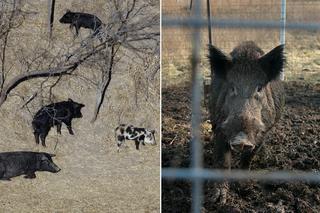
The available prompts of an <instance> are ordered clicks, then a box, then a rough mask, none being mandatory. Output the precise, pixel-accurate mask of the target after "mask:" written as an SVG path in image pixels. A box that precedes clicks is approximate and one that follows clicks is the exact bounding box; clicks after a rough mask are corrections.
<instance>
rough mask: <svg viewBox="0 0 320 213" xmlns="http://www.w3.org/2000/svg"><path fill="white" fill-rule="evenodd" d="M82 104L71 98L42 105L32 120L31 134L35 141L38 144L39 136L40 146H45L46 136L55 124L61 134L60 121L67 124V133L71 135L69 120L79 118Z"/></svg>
mask: <svg viewBox="0 0 320 213" xmlns="http://www.w3.org/2000/svg"><path fill="white" fill-rule="evenodd" d="M84 106H85V105H84V104H80V103H77V102H74V101H73V100H72V99H71V98H69V99H68V101H62V102H57V103H53V104H49V105H47V106H44V107H42V108H41V109H40V110H39V111H38V112H37V113H36V114H35V116H34V118H33V121H32V127H33V130H34V132H33V134H34V137H35V140H36V143H37V144H39V137H40V139H41V143H42V146H46V142H45V140H46V137H47V135H48V133H49V131H50V129H51V127H53V126H57V132H58V133H59V134H61V126H62V123H64V124H66V125H67V128H68V130H69V133H70V134H71V135H73V134H74V133H73V130H72V126H71V122H72V119H73V118H81V117H82V113H81V108H82V107H84Z"/></svg>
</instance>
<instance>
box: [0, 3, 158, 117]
mask: <svg viewBox="0 0 320 213" xmlns="http://www.w3.org/2000/svg"><path fill="white" fill-rule="evenodd" d="M0 4H1V3H0ZM4 5H5V7H1V11H0V18H1V19H0V20H3V19H2V17H4V16H7V13H8V12H9V14H11V15H9V17H8V20H9V22H7V21H4V23H2V21H1V22H0V40H1V43H0V45H1V46H0V48H1V49H2V50H4V51H2V53H1V58H2V59H1V62H2V63H1V79H0V80H1V81H0V86H1V87H0V108H1V106H2V105H3V103H4V102H5V101H6V100H7V98H8V95H9V94H10V93H11V92H12V90H14V89H15V88H16V87H17V86H18V85H19V84H21V83H23V82H25V81H28V80H30V79H35V78H39V80H40V81H42V82H43V81H46V80H48V79H50V78H54V77H58V79H57V81H55V82H54V83H53V84H52V85H51V86H50V91H52V88H53V87H54V86H55V85H57V82H58V81H60V80H66V78H61V76H68V75H71V74H72V75H74V74H76V73H77V71H78V70H79V69H78V68H79V67H80V66H87V65H90V67H91V68H92V69H91V70H92V71H93V72H94V71H96V70H97V69H96V68H99V69H98V70H100V71H101V75H100V77H99V79H95V81H96V85H98V86H97V92H96V94H97V97H96V106H95V110H94V115H93V119H92V121H95V120H96V119H97V116H98V114H99V111H100V108H101V106H102V104H103V102H104V97H105V94H106V91H107V89H108V86H109V84H110V82H111V80H112V74H113V73H114V72H121V70H120V69H121V65H120V64H121V63H123V62H126V63H127V62H128V61H131V60H133V59H136V58H138V60H137V62H136V63H142V64H143V63H146V60H145V57H146V55H147V54H152V53H154V52H156V51H158V50H159V35H160V32H159V31H160V30H159V29H160V28H159V23H160V22H159V18H160V17H159V13H158V12H156V13H152V12H150V10H151V9H152V8H154V7H155V6H156V5H155V3H154V2H153V1H149V2H144V1H142V0H140V1H138V0H126V1H122V0H113V1H112V2H110V3H109V4H108V8H106V15H107V16H108V19H107V20H108V23H105V24H104V26H103V27H102V29H101V30H100V31H99V33H98V35H96V36H92V35H91V36H89V37H87V38H85V39H84V40H83V41H82V42H81V43H80V45H79V46H77V45H78V44H77V43H75V44H74V45H73V46H71V47H69V48H67V49H63V48H61V50H60V51H59V52H58V54H52V53H50V51H48V50H47V49H44V50H43V52H41V54H39V56H38V57H36V55H37V54H34V55H33V58H32V59H30V60H26V59H25V54H23V53H22V57H20V60H19V61H20V62H21V64H26V66H25V67H26V70H24V71H22V73H20V74H17V72H14V73H15V76H13V77H12V78H11V79H10V80H7V78H6V74H7V73H8V70H7V67H8V66H6V65H5V58H6V55H5V50H6V48H7V41H8V39H9V36H8V34H9V33H10V32H11V30H13V29H14V28H15V27H19V24H22V21H23V18H21V17H25V16H18V15H17V12H19V13H20V14H23V12H22V11H21V9H19V7H17V5H16V1H15V0H11V1H10V0H8V1H7V2H6V3H4ZM9 5H11V9H10V8H9ZM10 12H11V13H10ZM10 23H11V24H10ZM97 37H98V38H99V40H98V39H97ZM133 56H134V57H133ZM39 58H41V60H39ZM43 61H45V63H44V62H43ZM40 62H41V63H40ZM158 64H159V62H158ZM35 65H37V66H35ZM159 66H160V65H159ZM150 69H154V68H150ZM141 72H145V70H144V69H142V70H141ZM156 72H157V71H154V73H156ZM32 96H34V95H32ZM32 96H31V97H32ZM26 100H27V102H28V103H29V102H31V101H32V100H33V99H31V100H29V99H28V98H26ZM28 103H26V104H28Z"/></svg>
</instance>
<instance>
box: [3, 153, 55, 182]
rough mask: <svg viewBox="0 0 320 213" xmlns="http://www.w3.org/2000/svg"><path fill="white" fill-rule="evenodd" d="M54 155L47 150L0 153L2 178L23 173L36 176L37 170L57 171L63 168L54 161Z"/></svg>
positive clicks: (28, 176)
mask: <svg viewBox="0 0 320 213" xmlns="http://www.w3.org/2000/svg"><path fill="white" fill-rule="evenodd" d="M54 156H55V155H53V154H49V153H45V152H3V153H0V180H10V178H12V177H16V176H19V175H23V174H25V176H24V178H36V175H35V172H36V171H47V172H52V173H57V172H59V171H60V170H61V169H60V168H59V167H58V166H57V165H56V164H55V163H54V162H53V161H52V157H54Z"/></svg>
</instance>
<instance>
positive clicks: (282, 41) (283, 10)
mask: <svg viewBox="0 0 320 213" xmlns="http://www.w3.org/2000/svg"><path fill="white" fill-rule="evenodd" d="M286 7H287V1H286V0H281V19H280V23H281V28H280V44H283V45H285V43H286V13H287V8H286ZM280 79H281V80H282V81H283V80H284V69H283V70H282V72H281V75H280Z"/></svg>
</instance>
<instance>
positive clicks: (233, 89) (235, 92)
mask: <svg viewBox="0 0 320 213" xmlns="http://www.w3.org/2000/svg"><path fill="white" fill-rule="evenodd" d="M230 94H231V95H237V88H236V87H235V86H232V87H231V93H230Z"/></svg>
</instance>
